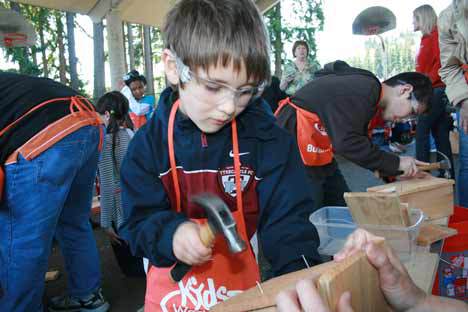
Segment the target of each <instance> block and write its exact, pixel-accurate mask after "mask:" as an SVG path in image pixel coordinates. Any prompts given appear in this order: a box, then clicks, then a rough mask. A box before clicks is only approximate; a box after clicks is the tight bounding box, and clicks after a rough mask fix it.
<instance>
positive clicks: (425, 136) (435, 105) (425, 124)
mask: <svg viewBox="0 0 468 312" xmlns="http://www.w3.org/2000/svg"><path fill="white" fill-rule="evenodd" d="M413 26H414V31H420V32H421V33H422V38H421V44H420V46H419V52H418V54H417V56H416V71H417V72H419V73H422V74H425V75H426V76H428V77H429V78H430V79H431V82H432V87H433V93H432V98H431V102H432V103H431V105H430V107H431V111H430V112H429V114H427V115H420V116H419V117H418V123H417V126H416V159H418V160H421V161H425V162H429V161H430V154H429V152H430V143H429V137H430V134H432V136H433V137H434V140H435V144H436V148H437V150H438V151H439V152H441V153H443V154H444V155H446V156H447V157H448V158H449V159H450V162H451V163H452V169H451V172H450V173H451V177H452V178H454V177H455V174H454V170H453V157H452V148H451V147H450V140H449V133H450V129H451V127H452V119H451V117H450V114H449V113H448V112H447V96H446V95H445V84H444V83H443V82H442V80H441V79H440V76H439V69H440V51H439V34H438V31H437V15H436V13H435V11H434V9H433V8H432V7H431V6H430V5H427V4H425V5H422V6H420V7H418V8H416V9H415V10H414V11H413ZM438 157H439V160H442V158H440V155H438Z"/></svg>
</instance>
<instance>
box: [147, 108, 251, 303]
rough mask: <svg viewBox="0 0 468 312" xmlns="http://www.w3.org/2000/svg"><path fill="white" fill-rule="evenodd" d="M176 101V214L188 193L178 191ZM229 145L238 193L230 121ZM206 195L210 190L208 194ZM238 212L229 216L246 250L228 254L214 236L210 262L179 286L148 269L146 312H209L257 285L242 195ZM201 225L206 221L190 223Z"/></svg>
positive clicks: (237, 165)
mask: <svg viewBox="0 0 468 312" xmlns="http://www.w3.org/2000/svg"><path fill="white" fill-rule="evenodd" d="M178 107H179V101H177V102H175V103H174V104H173V107H172V109H171V114H170V117H169V129H168V142H169V143H168V145H169V159H170V164H171V174H172V180H173V184H174V185H173V187H174V193H175V201H176V203H175V206H176V211H177V212H180V211H181V197H180V196H181V194H184V195H185V196H189V195H195V194H187V192H188V190H184V189H182V190H181V189H180V185H179V179H178V176H177V168H176V162H175V156H174V141H173V134H174V119H175V115H176V112H177V109H178ZM232 141H233V152H234V169H235V184H236V190H241V183H240V181H241V179H240V160H239V144H238V139H237V125H236V121H235V119H234V120H233V121H232ZM207 191H209V190H207ZM236 193H237V196H236V201H237V210H236V211H233V212H232V215H233V218H234V220H235V221H236V224H237V230H238V232H239V235H240V237H241V238H242V239H243V240H244V241H245V242H246V243H247V249H246V250H244V251H243V252H241V253H238V254H232V253H230V251H229V249H228V246H227V244H226V242H225V240H224V238H223V237H222V235H217V237H216V240H215V243H214V247H213V260H212V261H208V262H206V263H204V264H202V265H200V266H193V267H192V269H191V270H190V271H189V272H188V273H187V274H186V275H185V277H184V278H183V279H182V280H181V281H180V282H178V283H176V282H174V281H172V279H171V277H170V271H171V269H172V267H169V268H159V267H155V266H151V267H150V269H149V271H148V275H147V286H146V296H145V311H146V312H155V311H163V312H168V311H170V312H176V311H187V312H188V311H208V310H209V309H210V307H212V306H214V305H215V304H216V303H219V302H222V301H225V300H227V299H228V298H230V297H232V296H235V295H236V294H238V293H240V292H242V291H244V290H246V289H249V288H251V287H253V286H255V285H256V282H258V281H260V274H259V271H258V266H257V263H256V261H255V256H254V254H253V251H252V249H251V247H250V244H249V239H248V235H247V229H246V226H245V219H244V211H243V205H242V192H241V191H240V192H236ZM191 220H192V221H194V222H197V223H204V222H206V219H191Z"/></svg>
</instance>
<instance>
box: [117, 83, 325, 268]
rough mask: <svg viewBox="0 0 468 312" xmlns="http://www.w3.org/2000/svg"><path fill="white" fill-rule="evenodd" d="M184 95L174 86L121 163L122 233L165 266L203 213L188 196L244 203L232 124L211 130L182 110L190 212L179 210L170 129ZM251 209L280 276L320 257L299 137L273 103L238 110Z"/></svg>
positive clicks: (179, 128)
mask: <svg viewBox="0 0 468 312" xmlns="http://www.w3.org/2000/svg"><path fill="white" fill-rule="evenodd" d="M176 96H177V95H176V94H175V93H173V92H171V90H170V89H166V90H165V91H164V92H163V93H162V95H161V98H160V101H159V105H158V108H157V109H156V111H155V113H154V115H153V117H152V118H151V120H150V121H149V122H148V123H147V124H146V125H145V126H144V127H142V128H140V130H139V131H138V132H137V133H136V134H135V137H134V138H133V139H132V141H131V143H130V145H129V148H128V151H127V155H126V157H125V159H124V162H123V165H122V168H121V183H122V205H123V209H124V214H125V219H126V221H125V223H124V224H123V225H122V228H121V229H120V232H121V234H122V236H123V237H124V239H126V240H127V241H128V242H129V244H130V248H131V250H132V252H133V253H134V254H135V255H137V256H143V257H146V258H148V259H149V260H150V262H151V263H152V264H153V265H155V266H158V267H168V266H171V265H172V264H174V263H175V261H176V258H175V256H174V254H173V249H172V238H173V236H174V232H175V230H176V228H177V226H178V225H179V224H181V223H182V222H184V221H187V220H188V218H203V217H204V215H203V212H202V211H200V208H199V207H196V206H195V205H193V204H192V203H190V202H188V201H187V198H188V197H190V196H191V195H194V194H196V193H199V192H207V191H209V192H211V193H215V194H218V195H219V196H220V197H221V198H222V199H223V200H224V201H225V202H226V203H227V204H228V206H229V208H230V209H231V210H235V209H236V201H235V188H233V185H234V182H233V181H234V180H233V170H232V166H233V158H232V138H231V124H229V125H226V126H225V127H223V128H222V129H221V130H219V131H218V132H216V133H214V134H204V133H202V132H201V131H200V130H199V129H198V127H197V126H196V125H195V124H194V123H193V122H192V121H191V120H190V119H188V118H187V117H186V116H184V115H183V114H182V113H181V112H180V111H178V112H177V115H176V119H175V123H174V149H175V155H176V163H177V167H178V174H179V181H180V186H181V195H182V196H181V199H182V211H183V213H176V212H175V211H174V210H172V209H171V208H172V207H175V204H174V203H175V197H174V194H173V191H172V189H173V187H172V176H171V173H170V164H169V153H168V144H167V131H168V130H167V129H168V121H169V113H170V109H171V106H172V103H173V102H174V100H175V98H176ZM237 127H238V137H239V149H240V151H239V152H240V155H241V156H240V161H241V176H242V187H243V199H244V216H245V220H246V224H247V232H248V235H249V237H251V236H252V235H253V233H254V232H255V231H257V233H258V238H259V245H260V246H261V249H262V251H263V253H264V255H265V257H266V258H267V260H268V261H269V262H270V263H271V265H272V270H273V273H274V274H275V275H280V274H284V273H288V272H292V271H296V270H299V269H302V268H304V267H305V263H304V261H303V259H302V255H304V256H305V257H306V258H307V259H308V261H309V263H310V264H311V265H312V264H316V263H319V262H320V258H319V255H318V253H317V247H318V245H319V239H318V235H317V231H316V229H315V227H314V226H313V225H312V224H311V223H310V222H309V221H308V217H309V215H310V213H311V212H313V211H312V210H313V207H314V204H313V200H312V198H311V196H310V195H309V192H310V186H309V184H308V183H309V182H308V180H307V178H306V175H305V170H304V167H303V164H302V161H301V159H300V156H299V153H298V150H297V146H296V144H295V143H294V140H293V138H292V137H291V136H290V135H289V134H288V133H287V132H286V131H285V130H283V129H281V128H280V127H278V126H277V125H276V124H275V119H274V116H273V115H272V114H271V111H270V109H269V108H268V106H267V104H266V103H265V102H264V101H262V100H257V101H256V102H253V103H251V104H250V105H249V106H248V107H247V108H246V109H245V111H244V112H243V113H242V114H240V115H239V116H238V117H237Z"/></svg>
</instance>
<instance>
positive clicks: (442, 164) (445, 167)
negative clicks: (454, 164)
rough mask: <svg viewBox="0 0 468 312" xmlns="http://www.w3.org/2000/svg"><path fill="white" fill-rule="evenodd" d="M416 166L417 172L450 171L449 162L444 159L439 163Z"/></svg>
mask: <svg viewBox="0 0 468 312" xmlns="http://www.w3.org/2000/svg"><path fill="white" fill-rule="evenodd" d="M416 166H417V167H418V169H419V170H422V171H431V170H439V169H442V170H450V168H451V166H450V162H449V161H448V160H446V159H444V160H441V161H439V162H435V163H430V164H429V165H416Z"/></svg>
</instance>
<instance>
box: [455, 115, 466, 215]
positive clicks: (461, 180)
mask: <svg viewBox="0 0 468 312" xmlns="http://www.w3.org/2000/svg"><path fill="white" fill-rule="evenodd" d="M457 119H458V124H460V114H459V113H457ZM458 131H459V137H460V142H459V143H460V151H459V155H458V163H459V168H458V177H457V193H458V204H459V205H460V206H463V207H465V208H468V134H466V133H465V132H464V131H463V129H461V128H459V130H458Z"/></svg>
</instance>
